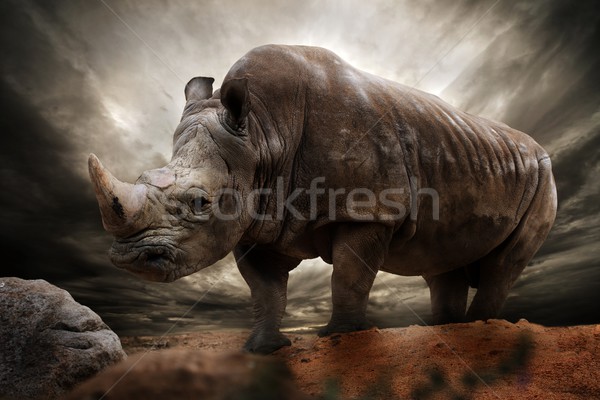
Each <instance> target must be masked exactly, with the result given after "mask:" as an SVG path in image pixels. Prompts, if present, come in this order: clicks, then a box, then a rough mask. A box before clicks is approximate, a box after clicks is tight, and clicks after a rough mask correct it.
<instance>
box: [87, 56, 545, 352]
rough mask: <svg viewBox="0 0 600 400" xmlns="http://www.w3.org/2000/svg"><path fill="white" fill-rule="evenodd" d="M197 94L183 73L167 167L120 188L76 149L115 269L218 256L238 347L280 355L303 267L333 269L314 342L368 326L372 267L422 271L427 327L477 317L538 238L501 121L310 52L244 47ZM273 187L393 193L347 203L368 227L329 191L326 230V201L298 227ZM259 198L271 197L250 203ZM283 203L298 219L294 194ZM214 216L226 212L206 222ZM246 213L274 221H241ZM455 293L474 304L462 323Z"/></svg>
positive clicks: (529, 183) (535, 178)
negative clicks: (246, 322) (246, 331)
mask: <svg viewBox="0 0 600 400" xmlns="http://www.w3.org/2000/svg"><path fill="white" fill-rule="evenodd" d="M212 82H213V80H212V78H194V79H192V80H191V81H190V82H189V83H188V85H187V86H186V90H185V94H186V99H187V103H186V106H185V110H184V112H183V117H182V119H181V122H180V124H179V126H178V128H177V130H176V131H175V134H174V138H173V157H172V160H171V162H170V163H169V164H168V165H166V166H165V167H163V168H161V169H157V170H152V171H146V172H144V173H143V174H142V175H141V176H140V178H139V179H138V181H137V182H136V184H135V185H131V184H127V183H122V182H119V181H118V180H117V179H116V178H114V177H113V176H112V175H110V173H109V172H108V171H107V170H106V169H104V167H102V165H101V164H100V163H99V161H98V159H97V158H96V157H95V156H94V155H91V156H90V174H91V177H92V181H93V182H94V186H95V189H96V193H97V197H98V201H99V204H100V209H101V212H102V217H103V223H104V226H105V228H106V229H107V230H108V231H109V232H111V233H112V234H113V235H114V236H115V241H114V244H113V247H112V249H111V251H110V256H111V259H112V261H113V262H114V263H115V264H116V265H117V266H118V267H121V268H126V269H127V270H129V271H131V272H133V273H135V274H138V275H140V276H142V277H144V278H146V279H150V280H154V281H165V282H168V281H173V280H175V279H178V278H180V277H183V276H186V275H189V274H192V273H194V272H196V271H199V270H201V269H203V268H205V267H208V266H210V265H211V264H213V263H214V262H216V261H218V260H219V259H221V258H223V257H224V256H225V255H226V254H228V253H229V252H231V251H233V253H234V255H235V257H236V259H237V263H238V266H239V270H240V272H241V274H242V276H243V277H244V279H245V280H246V282H247V283H248V285H249V286H250V289H251V293H252V301H253V304H254V329H253V331H252V334H251V335H250V338H249V339H248V341H247V343H246V345H245V348H246V349H247V350H249V351H254V352H260V353H269V352H272V351H274V350H276V349H278V348H280V347H282V346H286V345H289V344H290V341H289V340H288V339H287V338H286V337H285V336H284V335H282V334H281V333H280V331H279V327H280V323H281V318H282V316H283V314H284V310H285V306H286V290H287V287H286V285H287V280H288V273H289V271H290V270H292V269H294V268H295V267H296V266H297V265H298V264H299V263H300V261H301V260H303V259H309V258H314V257H321V258H322V259H323V260H324V261H325V262H327V263H330V264H333V275H332V281H331V286H332V300H333V312H332V316H331V320H330V322H329V323H328V324H327V326H325V327H324V328H323V329H322V330H321V332H320V334H321V335H327V334H330V333H333V332H348V331H354V330H360V329H365V328H368V327H370V326H371V324H370V323H369V322H368V321H367V319H366V317H365V312H366V306H367V300H368V296H369V291H370V289H371V286H372V284H373V280H374V278H375V275H376V272H377V271H378V270H381V271H386V272H391V273H394V274H399V275H421V276H423V277H424V278H425V280H426V281H427V283H428V285H429V288H430V291H431V302H432V310H433V316H434V321H435V322H436V323H446V322H454V321H463V320H476V319H488V318H491V317H495V316H497V315H498V313H499V311H500V308H501V306H502V304H503V303H504V301H505V299H506V297H507V295H508V291H509V289H510V287H511V286H512V284H513V283H514V282H515V280H516V279H517V277H518V276H519V274H520V273H521V271H522V270H523V268H524V267H525V266H526V265H527V263H528V262H529V260H530V259H531V258H532V256H533V255H534V253H535V252H536V251H537V250H538V248H539V247H540V246H541V244H542V242H543V241H544V239H545V238H546V236H547V234H548V232H549V230H550V228H551V226H552V223H553V221H554V217H555V213H556V190H555V185H554V180H553V177H552V172H551V166H550V159H549V158H548V155H547V154H546V152H545V151H544V150H543V149H542V148H541V147H540V146H539V145H538V144H537V143H536V142H535V141H534V140H533V139H532V138H530V137H529V136H527V135H525V134H524V133H522V132H519V131H516V130H514V129H511V128H510V127H508V126H506V125H504V124H501V123H497V122H492V121H488V120H486V119H483V118H480V117H477V116H473V115H469V114H467V113H464V112H461V111H458V110H456V109H454V108H453V107H451V106H450V105H448V104H446V103H445V102H443V101H442V100H440V99H439V98H437V97H435V96H432V95H429V94H426V93H423V92H420V91H418V90H415V89H411V88H407V87H405V86H403V85H400V84H398V83H395V82H391V81H388V80H385V79H382V78H379V77H377V76H373V75H370V74H367V73H365V72H362V71H359V70H357V69H355V68H353V67H352V66H350V65H348V64H347V63H346V62H344V61H343V60H341V59H340V58H339V57H337V56H336V55H335V54H333V53H331V52H330V51H328V50H324V49H321V48H314V47H296V46H275V45H268V46H263V47H259V48H256V49H254V50H252V51H250V52H249V53H248V54H246V55H245V56H244V57H243V58H241V59H240V60H239V61H238V62H236V63H235V65H234V66H233V67H232V68H231V70H230V71H229V73H228V74H227V76H226V77H225V79H224V83H223V85H222V87H221V89H220V90H217V91H216V92H214V93H212ZM277 177H281V178H280V179H282V182H283V187H284V188H285V190H284V191H285V194H289V193H292V192H293V191H294V189H296V188H309V187H310V183H311V180H312V179H313V178H315V177H324V178H325V181H324V183H321V184H320V187H324V188H326V189H328V188H334V189H341V188H343V189H345V190H346V193H348V192H350V191H351V190H352V189H354V188H369V189H371V190H372V191H373V192H374V193H375V194H380V193H381V191H382V190H384V189H386V188H402V189H403V190H404V191H403V192H400V191H397V192H395V193H394V194H393V195H391V196H389V199H391V200H393V203H392V205H390V204H381V203H380V202H378V203H377V204H375V205H373V206H370V207H367V208H364V207H363V208H362V209H360V214H361V215H366V216H367V218H357V215H356V213H351V212H349V211H348V210H347V209H346V197H345V196H339V197H335V201H334V203H333V204H335V212H336V215H335V217H336V218H335V219H332V218H330V215H329V214H330V213H329V201H330V198H329V197H328V196H320V197H319V196H317V198H316V201H317V208H316V211H317V212H316V214H315V215H314V218H306V219H305V218H297V216H295V215H294V213H292V212H290V211H289V210H287V209H286V210H284V213H283V218H282V219H278V218H277V196H276V195H275V193H276V183H277ZM411 178H412V182H413V183H412V185H411ZM417 185H418V186H417ZM223 188H230V189H235V190H236V191H237V192H239V193H240V194H241V198H242V199H244V200H246V201H250V206H249V207H248V206H247V205H244V207H242V211H241V213H240V214H239V215H236V214H235V212H236V204H237V202H236V198H235V197H234V196H233V195H231V193H224V194H223V190H222V189H223ZM257 188H271V189H273V192H272V193H273V194H272V195H263V196H254V197H252V196H250V197H249V196H248V195H249V193H250V191H251V190H253V189H257ZM418 188H431V189H434V190H435V191H437V193H438V195H439V220H436V219H434V216H435V214H434V213H433V211H432V207H433V203H434V201H433V197H432V196H429V195H417V194H416V193H415V192H416V191H417V190H418ZM388 203H389V202H388ZM292 204H293V206H294V208H295V209H297V210H298V211H299V212H300V213H302V215H304V216H306V217H308V216H309V213H310V210H309V204H310V197H309V195H308V194H307V193H303V194H300V195H299V196H298V197H296V199H295V200H294V202H293V203H292ZM394 205H395V207H394ZM398 205H400V206H402V207H403V209H404V210H413V211H414V213H413V216H412V217H411V215H408V212H407V213H401V212H400V207H399V206H398ZM216 206H218V207H219V210H221V212H222V213H225V214H227V215H229V216H233V217H235V218H228V220H223V219H222V218H217V217H216V216H215V215H214V213H215V207H216ZM252 211H256V212H262V213H263V214H267V215H270V216H272V217H273V218H272V219H271V220H264V219H263V220H257V219H256V218H252V215H251V214H252ZM394 213H395V214H396V215H397V216H398V217H397V218H389V215H390V214H394ZM404 214H407V215H404ZM369 216H371V217H373V218H371V219H372V220H368V217H369ZM400 216H401V218H400ZM469 285H471V286H472V287H477V293H476V295H475V297H474V299H473V302H472V304H471V306H470V307H469V309H468V311H467V310H466V303H467V291H468V287H469Z"/></svg>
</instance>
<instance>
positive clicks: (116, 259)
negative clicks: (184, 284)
mask: <svg viewBox="0 0 600 400" xmlns="http://www.w3.org/2000/svg"><path fill="white" fill-rule="evenodd" d="M161 242H162V243H152V242H151V241H149V240H139V241H136V242H133V243H132V242H131V241H127V240H115V241H114V243H113V246H112V247H111V249H110V252H109V257H110V260H111V262H112V263H113V264H114V265H116V266H117V267H119V268H122V269H125V270H127V271H129V272H131V273H133V274H135V275H139V276H141V277H142V278H144V279H147V280H151V281H159V282H165V281H171V280H173V279H172V278H171V276H173V275H174V269H175V266H176V259H177V251H176V248H175V246H174V245H172V244H171V243H164V242H163V241H161Z"/></svg>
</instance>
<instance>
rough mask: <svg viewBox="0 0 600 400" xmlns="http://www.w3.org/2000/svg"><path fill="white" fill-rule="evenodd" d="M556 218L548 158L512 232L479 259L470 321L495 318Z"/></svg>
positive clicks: (469, 313) (553, 189) (468, 316)
mask: <svg viewBox="0 0 600 400" xmlns="http://www.w3.org/2000/svg"><path fill="white" fill-rule="evenodd" d="M555 217H556V188H555V185H554V179H553V178H552V173H551V169H550V160H549V159H548V158H546V159H543V160H541V161H540V162H539V179H538V186H537V189H536V192H535V194H534V196H533V199H532V201H531V203H530V205H529V207H528V209H527V211H526V212H525V214H524V215H523V217H522V218H521V221H520V222H519V224H518V225H517V227H516V228H515V230H514V231H513V233H512V234H511V235H510V236H509V237H508V238H507V239H506V240H505V241H504V242H503V243H502V244H501V245H500V246H498V247H497V248H496V249H495V250H493V251H492V252H491V253H489V254H488V255H487V256H485V257H484V258H482V259H481V260H479V263H478V264H479V274H478V275H479V276H478V278H479V279H478V280H479V282H478V288H477V293H476V294H475V297H474V298H473V301H472V302H471V305H470V306H469V310H468V311H467V320H468V321H476V320H487V319H490V318H496V317H498V315H499V314H500V311H501V309H502V306H503V305H504V302H505V301H506V298H507V297H508V293H509V290H510V288H511V287H512V285H513V284H514V283H515V281H516V280H517V278H518V277H519V275H520V274H521V272H522V271H523V269H524V268H525V266H527V264H528V263H529V261H530V260H531V259H532V258H533V256H534V255H535V253H536V252H537V251H538V249H539V248H540V247H541V245H542V243H543V242H544V240H545V239H546V236H548V233H549V232H550V229H551V227H552V224H553V222H554V218H555Z"/></svg>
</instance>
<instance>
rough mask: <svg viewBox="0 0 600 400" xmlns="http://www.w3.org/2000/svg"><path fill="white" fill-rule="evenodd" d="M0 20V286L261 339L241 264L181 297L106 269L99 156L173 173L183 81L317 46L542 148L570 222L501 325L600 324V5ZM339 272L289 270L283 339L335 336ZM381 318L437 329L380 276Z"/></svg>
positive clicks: (424, 310) (121, 167)
mask: <svg viewBox="0 0 600 400" xmlns="http://www.w3.org/2000/svg"><path fill="white" fill-rule="evenodd" d="M0 16H1V17H0V18H1V19H2V21H1V23H0V32H1V34H0V45H1V54H2V57H1V61H0V65H1V80H0V104H1V113H0V115H1V117H0V129H1V133H2V144H1V145H0V182H1V183H2V191H1V192H0V221H1V223H2V228H1V229H0V236H1V237H0V243H1V246H2V254H3V262H2V267H1V268H2V270H1V273H0V274H1V275H2V276H19V277H23V278H28V279H33V278H43V279H46V280H48V281H50V282H51V283H54V284H56V285H58V286H60V287H62V288H65V289H67V290H69V291H70V292H71V293H72V294H73V296H74V297H75V299H76V300H78V301H79V302H81V303H83V304H85V305H87V306H89V307H91V308H92V309H93V310H95V311H96V312H98V313H99V314H100V315H101V316H102V317H103V318H104V320H105V321H106V322H107V323H108V324H109V325H110V326H111V327H112V328H113V329H115V330H116V331H117V332H118V333H121V334H149V333H151V334H157V335H160V334H162V333H164V332H166V331H167V330H169V329H172V331H182V330H198V329H212V328H248V327H249V326H250V319H249V315H250V313H249V312H250V303H249V290H248V289H247V287H246V285H245V283H244V282H243V281H242V279H241V278H240V276H239V274H238V272H237V270H236V267H235V264H234V262H233V260H232V258H231V256H228V257H227V258H225V259H224V260H222V261H220V262H219V263H218V264H217V265H215V266H213V267H211V268H209V269H206V270H204V271H201V272H199V273H197V274H195V275H192V276H190V277H187V278H184V279H181V280H179V281H177V282H174V283H171V284H159V283H148V282H143V281H140V280H138V279H137V278H135V277H133V276H130V275H128V274H127V273H125V272H122V271H120V270H118V269H116V268H115V267H113V266H112V265H111V264H110V262H109V261H108V257H107V250H108V248H109V246H110V243H111V238H110V236H109V235H108V234H105V233H104V232H103V230H102V226H101V222H100V215H99V212H98V209H97V206H96V202H95V200H94V198H93V193H92V188H91V184H90V183H89V180H88V177H87V156H88V154H89V153H91V152H94V153H96V154H97V155H98V156H99V158H100V159H101V160H102V161H103V162H104V163H105V165H106V166H108V167H109V168H110V169H111V171H112V172H113V173H114V174H115V175H116V176H118V177H119V178H120V179H122V180H129V181H133V180H135V179H136V178H137V176H138V175H139V174H140V173H141V172H142V171H143V170H145V169H151V168H156V167H160V166H162V165H164V164H165V163H166V162H168V159H169V158H170V152H171V138H172V133H173V131H174V129H175V127H176V125H177V122H178V120H179V117H180V113H181V111H182V108H183V105H184V98H183V88H184V86H185V83H186V82H187V81H188V80H189V79H190V78H192V77H194V76H198V75H203V76H213V77H214V78H215V87H218V86H219V85H220V84H221V82H222V78H223V77H224V76H225V74H226V73H227V71H228V69H229V67H230V66H231V65H232V64H233V63H234V62H235V61H236V60H237V59H238V58H240V57H241V56H242V55H243V54H244V53H246V52H247V51H248V50H250V49H251V48H253V47H255V46H258V45H262V44H266V43H286V44H306V45H317V46H323V47H327V48H329V49H330V50H333V51H334V52H336V53H338V54H339V55H340V56H342V57H343V58H345V59H346V60H347V61H349V62H350V63H352V64H354V65H355V66H357V67H359V68H361V69H363V70H366V71H369V72H371V73H374V74H377V75H381V76H383V77H386V78H389V79H392V80H395V81H398V82H401V83H404V84H407V85H409V86H414V87H417V88H419V89H422V90H425V91H428V92H431V93H434V94H437V95H438V96H440V97H441V98H443V99H444V100H446V101H448V102H449V103H451V104H453V105H454V106H456V107H458V108H460V109H462V110H465V111H467V112H470V113H472V114H479V115H482V116H485V117H488V118H491V119H495V120H500V121H502V122H505V123H507V124H508V125H510V126H512V127H514V128H517V129H519V130H522V131H524V132H527V133H528V134H530V135H531V136H533V137H534V138H535V139H536V140H537V141H538V142H539V143H540V144H542V145H543V146H544V147H545V148H546V149H547V150H548V152H549V153H550V155H551V157H552V161H553V169H554V173H555V177H556V182H557V186H558V194H559V213H558V217H557V221H556V224H555V227H554V229H553V231H552V232H551V235H550V237H549V238H548V240H547V242H546V243H545V244H544V246H543V247H542V249H541V250H540V252H539V253H538V255H537V256H536V257H535V259H534V260H533V261H532V263H531V265H530V266H529V267H528V268H527V269H526V270H525V272H524V274H523V275H522V276H521V278H520V279H519V280H518V282H517V284H516V285H515V287H514V289H513V291H512V292H511V296H510V298H509V299H508V301H507V304H506V306H505V309H504V312H503V315H502V316H503V317H504V318H507V319H509V320H518V319H519V318H521V317H523V318H526V319H528V320H530V321H532V322H537V323H542V324H546V325H565V324H583V323H600V313H599V312H598V304H600V262H599V256H600V251H599V250H600V248H599V244H598V242H599V239H600V213H599V211H600V202H599V200H600V198H599V195H600V184H599V181H600V179H599V174H600V157H599V154H600V153H599V152H598V146H599V145H600V72H599V71H600V9H599V7H598V4H597V2H595V1H579V2H572V1H557V0H554V1H511V0H498V1H496V0H487V1H471V0H462V1H455V2H445V1H434V0H426V1H422V0H419V1H417V0H414V1H392V0H388V1H383V0H375V1H369V2H364V1H341V0H340V1H327V2H322V1H315V0H305V1H300V2H298V1H290V2H275V1H260V0H253V1H244V2H237V1H228V0H225V1H223V0H221V1H197V2H190V1H168V2H167V1H161V0H149V1H143V2H135V1H117V0H87V1H76V2H73V1H51V2H50V1H41V0H40V1H32V0H4V1H2V2H1V3H0ZM330 271H331V267H330V266H328V265H326V264H324V263H323V262H322V261H320V260H310V261H307V262H305V263H303V264H302V265H301V266H300V267H299V268H298V269H297V270H296V271H294V272H292V274H291V278H290V289H289V303H288V304H289V305H288V315H287V316H286V318H285V321H284V326H285V327H286V328H288V329H296V328H303V327H314V326H317V325H322V324H324V323H326V322H327V319H328V318H329V313H330V305H329V299H330V292H329V279H330ZM194 304H196V306H195V307H194V308H192V309H191V306H192V305H194ZM182 315H184V318H181V319H179V317H180V316H182ZM369 316H370V318H371V319H372V320H373V321H375V322H376V323H377V324H378V325H379V326H382V327H383V326H403V325H409V324H422V323H428V322H429V321H430V319H431V315H430V312H429V299H428V290H427V288H426V285H425V283H424V281H423V280H422V279H421V278H415V277H399V276H392V275H389V274H385V273H380V274H379V275H378V278H377V280H376V283H375V286H374V289H373V291H372V294H371V300H370V308H369ZM177 321H178V322H177ZM175 322H177V324H175Z"/></svg>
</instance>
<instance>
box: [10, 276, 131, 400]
mask: <svg viewBox="0 0 600 400" xmlns="http://www.w3.org/2000/svg"><path fill="white" fill-rule="evenodd" d="M125 357H126V355H125V353H124V352H123V349H122V348H121V342H120V341H119V338H118V336H117V335H116V334H115V333H114V332H113V331H111V330H110V329H109V328H108V326H106V324H104V322H102V319H100V317H99V316H98V315H97V314H96V313H94V312H93V311H92V310H90V309H89V308H88V307H85V306H82V305H81V304H79V303H77V302H76V301H75V300H73V298H72V297H71V295H70V294H69V293H68V292H66V291H65V290H62V289H59V288H57V287H56V286H53V285H51V284H49V283H48V282H46V281H44V280H29V281H28V280H22V279H19V278H0V398H3V399H4V398H15V399H54V398H58V397H59V396H62V395H63V394H64V393H66V392H67V391H69V390H70V389H71V388H72V387H73V386H74V385H76V384H77V383H79V382H82V381H84V380H86V379H87V378H89V377H91V376H93V375H95V374H96V373H97V372H99V371H100V370H102V369H103V368H105V367H106V366H108V365H111V364H113V363H115V362H117V361H120V360H122V359H123V358H125Z"/></svg>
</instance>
